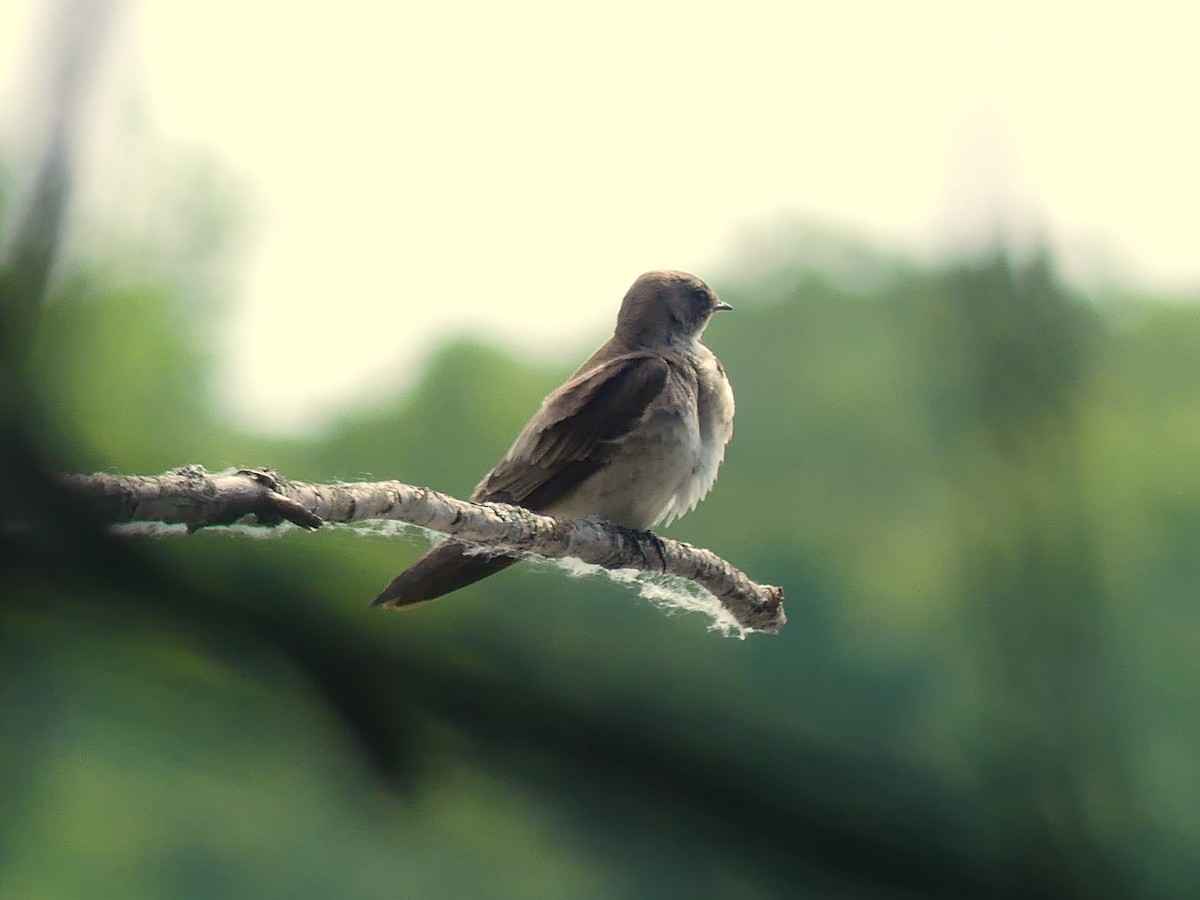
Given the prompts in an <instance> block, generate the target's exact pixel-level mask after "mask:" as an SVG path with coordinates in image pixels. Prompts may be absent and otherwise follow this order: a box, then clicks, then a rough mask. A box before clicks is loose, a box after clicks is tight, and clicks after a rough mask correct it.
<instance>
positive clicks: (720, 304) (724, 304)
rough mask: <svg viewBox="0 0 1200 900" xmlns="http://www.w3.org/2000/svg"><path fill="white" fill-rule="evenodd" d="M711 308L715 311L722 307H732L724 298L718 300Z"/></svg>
mask: <svg viewBox="0 0 1200 900" xmlns="http://www.w3.org/2000/svg"><path fill="white" fill-rule="evenodd" d="M713 309H714V310H716V311H717V312H720V311H721V310H723V309H733V307H732V306H730V305H729V304H728V303H726V302H725V301H724V300H718V301H717V305H716V306H714V307H713Z"/></svg>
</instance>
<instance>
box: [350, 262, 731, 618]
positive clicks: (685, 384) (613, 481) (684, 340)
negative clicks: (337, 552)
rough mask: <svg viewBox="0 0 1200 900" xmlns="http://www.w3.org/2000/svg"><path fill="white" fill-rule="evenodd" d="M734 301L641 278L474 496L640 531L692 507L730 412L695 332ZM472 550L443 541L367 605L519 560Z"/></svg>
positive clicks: (681, 281) (441, 587)
mask: <svg viewBox="0 0 1200 900" xmlns="http://www.w3.org/2000/svg"><path fill="white" fill-rule="evenodd" d="M732 308H733V307H731V306H730V305H729V304H728V303H725V302H724V301H723V300H721V299H719V298H718V297H717V295H716V294H715V293H714V292H713V291H712V289H711V288H709V286H708V285H707V284H705V283H704V282H703V281H702V280H701V279H699V278H698V277H696V276H695V275H691V274H689V273H687V272H678V271H672V270H659V271H653V272H647V273H645V274H644V275H641V276H640V277H638V279H637V280H636V281H634V283H633V285H632V286H631V287H630V288H629V291H628V292H627V293H626V294H625V297H624V299H623V300H622V301H621V307H620V310H619V312H618V313H617V323H616V327H615V329H614V330H613V334H612V337H610V338H609V339H608V340H607V341H606V342H605V343H604V344H603V345H601V347H600V348H599V349H598V350H596V352H595V353H593V354H592V355H591V356H590V357H588V359H587V360H586V361H585V362H584V363H583V365H581V366H580V367H579V368H578V369H577V370H576V371H575V373H574V374H573V375H572V376H571V377H570V378H569V379H567V381H566V382H565V383H564V384H563V385H562V386H561V387H559V388H558V389H557V390H555V391H553V392H552V393H550V394H549V395H548V396H547V397H546V398H545V399H544V400H543V401H542V405H541V407H540V408H539V409H538V411H537V412H536V413H535V414H534V415H533V417H532V418H531V419H530V420H529V422H528V423H527V424H526V425H525V427H524V428H523V429H522V430H521V432H520V434H519V435H518V436H517V438H516V440H515V441H514V442H513V445H512V447H511V448H510V449H509V451H508V453H506V454H505V456H504V458H503V459H501V460H500V462H499V463H497V464H496V466H495V468H493V469H492V470H491V471H490V472H488V474H487V475H485V476H484V478H483V480H482V481H480V482H479V484H478V485H477V486H476V487H475V490H474V491H473V492H472V494H471V499H472V500H473V501H475V502H488V501H492V502H498V503H509V504H514V505H517V506H522V507H525V508H526V509H529V510H531V511H534V512H538V513H543V514H546V515H551V516H555V517H558V518H564V519H587V518H592V519H602V520H606V521H608V522H611V523H613V524H615V525H620V526H624V527H626V528H630V529H635V530H638V531H648V530H649V529H650V528H652V527H654V526H656V525H659V524H670V523H671V522H672V521H673V520H674V519H677V518H678V517H679V516H681V515H683V514H684V513H686V512H689V511H691V510H692V509H694V508H695V507H696V504H698V503H699V502H700V501H701V500H702V499H703V498H704V496H705V495H706V494H708V492H709V490H710V489H711V488H712V486H713V483H714V482H715V481H716V477H717V470H718V468H719V467H720V465H721V462H722V461H723V460H724V458H725V446H726V444H728V443H729V439H730V438H731V437H732V436H733V414H734V402H733V390H732V388H731V387H730V385H729V379H728V378H727V377H726V376H725V369H724V367H723V366H722V365H721V362H720V361H719V360H718V359H717V357H716V355H715V354H714V353H713V352H712V351H711V350H709V349H708V347H706V346H704V344H702V343H700V338H701V335H702V334H703V333H704V329H705V327H706V326H707V325H708V323H709V320H710V319H711V318H712V316H713V314H714V313H717V312H720V311H722V310H729V309H732ZM469 550H470V547H469V545H467V544H465V543H464V542H462V541H458V540H455V539H454V538H448V539H446V540H444V541H442V542H441V543H440V544H437V545H436V546H434V547H433V548H432V549H431V550H430V551H429V552H428V553H426V554H425V555H424V556H422V557H421V558H420V559H418V560H417V561H416V562H415V563H413V564H412V565H411V566H410V567H409V568H407V569H406V570H404V571H403V572H401V573H400V574H399V575H397V576H396V577H395V578H394V579H392V581H391V582H390V583H389V584H388V585H387V587H385V588H384V589H383V591H382V592H381V593H380V594H379V596H378V597H377V598H376V599H375V600H374V602H373V603H372V605H373V606H385V607H389V608H400V607H407V606H412V605H415V604H419V603H423V602H424V601H427V600H433V599H434V598H436V597H440V596H442V595H444V594H448V593H450V592H451V591H455V590H458V589H459V588H461V587H465V586H466V585H469V584H472V583H473V582H476V581H478V580H480V579H481V578H486V577H487V576H489V575H492V574H495V573H496V572H499V571H501V570H502V569H505V568H507V567H508V566H511V565H512V564H513V563H515V562H517V561H518V559H519V557H517V556H514V555H511V554H504V553H494V554H486V553H483V554H481V553H478V552H475V553H471V552H469Z"/></svg>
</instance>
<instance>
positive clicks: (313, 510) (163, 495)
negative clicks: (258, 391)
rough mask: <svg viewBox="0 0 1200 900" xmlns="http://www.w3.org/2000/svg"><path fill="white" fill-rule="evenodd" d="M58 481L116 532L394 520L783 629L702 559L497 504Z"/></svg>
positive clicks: (770, 602)
mask: <svg viewBox="0 0 1200 900" xmlns="http://www.w3.org/2000/svg"><path fill="white" fill-rule="evenodd" d="M65 481H66V484H67V485H68V486H69V487H70V488H71V490H72V491H73V492H75V493H77V494H78V495H80V496H82V497H84V498H86V499H87V500H88V501H89V502H90V503H91V505H93V506H94V508H95V509H96V511H97V512H98V513H99V515H100V516H101V517H102V518H103V520H104V521H106V522H109V523H114V524H116V523H126V522H165V523H173V524H183V525H186V526H187V528H188V530H189V531H195V530H197V529H199V528H204V527H207V526H212V525H230V524H232V523H234V522H238V521H243V520H247V518H248V517H253V518H252V520H251V521H252V522H253V523H254V524H258V525H263V526H273V525H278V524H280V523H281V522H284V521H288V522H293V523H295V524H297V525H300V526H303V527H305V528H317V527H319V526H320V525H321V524H322V523H323V522H342V523H349V522H365V521H369V520H377V519H394V520H399V521H402V522H409V523H411V524H414V525H420V526H422V527H424V528H430V529H432V530H434V531H440V532H442V533H443V534H452V535H454V536H455V537H457V538H459V539H461V540H464V541H469V542H471V543H474V544H479V545H482V546H486V547H488V548H494V549H496V550H499V551H516V552H518V553H531V554H537V555H539V556H546V557H550V558H551V559H560V558H563V557H571V558H574V559H579V560H582V561H583V562H585V563H591V564H593V565H597V566H601V567H603V568H605V569H640V570H642V571H647V572H665V573H667V574H670V575H675V576H678V577H680V578H686V579H687V580H689V581H692V582H695V583H696V584H698V585H700V586H701V587H703V588H704V589H705V590H707V591H708V592H709V593H711V594H712V595H713V596H715V597H716V598H717V600H718V601H719V602H720V603H721V605H722V606H724V607H725V608H726V609H728V610H729V612H730V613H731V614H732V615H733V617H734V618H735V619H736V620H737V621H738V623H739V624H740V625H741V626H742V627H743V628H752V629H754V630H756V631H768V632H778V631H779V630H780V628H782V627H783V624H784V622H786V621H787V617H786V616H785V615H784V612H783V590H782V588H778V587H774V586H771V585H760V584H756V583H755V582H753V581H751V580H750V579H749V578H748V577H746V575H745V574H744V573H742V572H740V571H739V570H738V569H735V568H734V567H733V566H731V565H730V564H729V563H727V562H725V560H723V559H721V558H720V557H718V556H717V555H716V554H714V553H712V552H711V551H709V550H702V549H698V548H696V547H692V546H691V545H689V544H684V543H680V542H678V541H673V540H669V539H667V538H659V537H657V536H655V535H653V534H651V533H650V532H646V531H634V530H632V529H628V528H622V527H620V526H616V525H613V524H611V523H608V522H601V521H596V520H591V519H584V520H579V521H567V520H560V519H554V518H551V517H550V516H541V515H537V514H536V513H532V512H530V511H529V510H527V509H522V508H521V507H518V506H508V505H506V504H503V503H468V502H466V501H463V500H457V499H455V498H454V497H448V496H446V495H445V494H439V493H438V492H437V491H432V490H430V489H429V488H422V487H413V486H412V485H408V484H403V483H401V482H399V481H379V482H338V483H334V484H307V483H305V482H302V481H288V480H286V479H284V478H282V477H281V476H279V475H278V474H276V473H274V472H272V471H270V470H268V469H242V470H239V471H236V472H227V473H222V474H213V473H209V472H206V471H205V470H204V469H203V468H202V467H200V466H188V467H186V468H183V469H176V470H175V471H173V472H168V473H166V474H165V475H155V476H140V475H108V474H95V475H71V476H67V477H66V479H65Z"/></svg>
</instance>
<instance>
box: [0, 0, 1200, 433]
mask: <svg viewBox="0 0 1200 900" xmlns="http://www.w3.org/2000/svg"><path fill="white" fill-rule="evenodd" d="M46 5H47V4H45V3H37V2H34V0H5V2H4V3H3V4H0V79H2V80H0V91H2V93H0V113H3V118H0V129H2V130H0V143H2V144H3V145H5V146H8V147H16V148H17V150H18V151H19V150H20V149H21V140H20V138H21V136H23V135H24V134H25V133H26V132H28V131H29V129H28V128H23V127H22V123H23V122H27V121H29V120H28V118H27V117H28V116H29V115H30V113H31V112H33V111H35V110H31V108H30V107H34V106H36V102H37V86H38V82H37V80H38V78H39V75H40V73H39V69H38V65H37V63H38V56H39V54H41V53H44V47H45V30H46V29H45V28H44V24H45V22H44V20H45V19H46V18H47V17H46V16H45V14H44V13H45V10H44V9H43V7H44V6H46ZM1197 34H1200V5H1198V4H1196V3H1195V2H1194V0H1189V2H1173V3H1162V2H1138V3H1095V2H1094V0H1093V2H1058V3H1055V2H1051V0H1040V2H1004V3H999V2H997V3H982V2H969V0H963V2H949V0H947V2H923V0H910V2H904V3H895V2H842V3H821V4H814V3H801V2H756V0H737V2H729V3H725V4H714V3H704V2H699V0H691V2H687V3H663V2H654V0H629V2H627V0H611V2H609V3H606V4H602V5H601V4H588V5H586V6H585V5H582V4H570V3H563V2H561V0H558V2H528V0H508V2H505V3H495V2H465V3H459V4H451V3H445V4H435V3H420V4H416V3H385V2H367V0H341V2H339V3H337V4H298V3H282V2H258V3H256V2H253V0H236V2H235V0H209V2H207V3H204V4H185V3H174V2H162V0H160V2H153V0H142V2H138V0H125V2H123V3H119V4H118V14H117V16H116V19H115V21H114V23H113V28H112V29H111V34H110V40H109V41H108V42H107V52H106V64H105V66H104V68H103V77H101V78H100V79H98V81H97V84H96V85H94V91H93V94H92V96H91V97H90V100H91V103H90V106H89V117H88V126H89V130H88V132H87V135H88V140H87V143H86V154H85V157H84V164H85V177H84V178H83V180H82V183H81V189H80V195H81V198H80V203H81V206H82V207H83V208H84V211H85V213H86V214H88V215H91V216H93V217H95V220H96V221H99V222H111V223H113V224H115V225H117V226H122V225H130V224H131V223H132V226H134V227H136V225H137V222H136V221H135V220H136V219H137V218H138V216H142V217H144V221H146V222H152V223H155V224H154V225H153V226H152V227H161V226H162V221H161V220H162V216H161V215H159V216H158V218H155V211H161V210H163V209H172V208H173V207H172V206H171V203H172V199H171V191H172V184H171V178H172V177H174V174H175V173H177V172H178V164H177V160H178V159H183V158H191V159H193V160H195V159H203V160H210V161H211V162H212V164H213V167H214V168H216V169H217V171H218V172H220V173H221V174H220V175H219V177H218V178H217V179H216V183H217V184H223V185H224V187H223V188H222V190H221V191H220V192H219V194H218V195H217V196H216V197H215V198H214V199H213V203H214V205H215V206H218V207H219V205H220V203H222V202H225V201H227V200H228V201H233V202H234V203H235V204H236V206H237V207H240V209H239V210H238V216H237V218H238V220H239V221H240V222H241V223H243V224H242V226H241V239H242V240H243V242H244V246H243V247H242V248H241V250H240V252H239V253H238V254H237V255H236V257H235V262H236V265H235V267H234V268H233V270H232V275H231V277H230V278H229V281H228V283H229V291H230V293H231V297H230V300H229V303H228V308H227V310H226V311H225V312H226V321H227V324H228V328H227V329H226V330H225V331H224V332H223V334H222V335H220V338H219V340H220V341H221V346H222V348H223V351H224V355H223V357H222V369H223V384H224V386H225V388H226V390H227V392H228V395H229V397H230V398H231V399H230V403H231V407H232V408H233V409H234V411H235V412H236V413H237V414H238V415H239V416H241V417H243V418H244V419H245V420H247V421H249V422H254V423H256V424H257V425H259V426H260V427H261V426H267V427H274V428H284V429H287V428H299V427H304V426H307V425H311V424H313V423H315V422H319V421H321V420H322V419H323V418H324V417H325V416H326V414H327V413H328V412H329V411H331V410H333V409H336V408H337V407H338V406H339V405H346V404H354V403H358V402H362V401H363V400H370V399H376V398H378V397H380V396H386V395H388V394H389V393H394V392H396V391H397V390H399V389H400V388H401V387H402V385H403V384H405V383H406V380H407V379H409V378H411V376H412V375H413V374H414V373H415V372H417V371H419V369H420V366H421V365H422V364H423V363H424V361H425V360H426V359H427V358H428V353H429V352H430V350H431V348H432V347H433V346H435V345H436V342H437V341H439V340H441V339H444V338H445V337H446V336H448V335H451V334H456V333H459V334H460V333H469V334H476V335H479V334H483V333H487V332H490V333H492V334H494V335H495V336H496V337H497V338H498V339H500V340H502V341H504V342H505V343H507V344H509V345H511V346H518V347H525V348H530V349H532V350H536V351H537V352H539V353H544V354H547V355H551V354H554V355H557V356H558V357H559V358H561V359H562V360H563V361H564V362H565V361H570V360H573V359H574V357H576V356H579V357H582V355H584V354H585V353H586V352H587V351H588V350H590V349H591V347H592V345H593V344H595V343H597V342H599V341H600V340H602V339H603V337H604V336H605V335H606V333H607V329H608V328H609V327H610V322H611V320H612V318H613V316H614V314H615V311H616V306H617V303H618V302H619V300H620V297H621V295H622V294H623V293H624V291H625V289H626V287H627V286H628V284H629V283H630V282H631V281H632V280H633V278H634V277H636V276H637V275H638V274H639V273H641V272H642V271H644V270H646V269H649V268H662V267H672V268H686V269H690V270H692V271H695V272H697V274H700V275H701V276H704V277H709V278H710V279H711V278H712V277H713V275H714V273H716V274H719V272H720V271H722V270H723V269H725V268H727V267H728V265H729V264H730V263H731V262H732V261H735V260H736V259H737V257H738V256H739V254H744V253H746V252H747V251H750V252H752V251H753V250H754V248H755V244H756V242H758V241H760V240H769V233H770V226H771V225H772V224H774V223H778V222H781V221H786V220H787V219H789V218H802V219H806V220H812V221H816V222H828V223H829V224H831V225H832V226H833V227H836V228H840V229H849V230H852V231H855V232H861V233H862V234H864V235H866V236H868V237H870V238H872V239H875V240H878V241H880V242H881V243H883V244H884V245H886V246H889V247H897V248H902V249H906V250H914V251H916V252H920V253H923V254H930V253H937V252H939V251H944V250H946V249H955V248H962V247H963V246H975V245H977V244H978V243H979V242H980V241H981V240H982V235H984V234H985V233H987V232H988V231H989V230H990V229H991V228H992V227H993V225H994V223H995V222H997V221H999V222H1001V223H1003V225H1004V227H1005V228H1007V229H1009V230H1010V231H1011V232H1012V233H1013V234H1014V235H1016V236H1017V237H1018V238H1019V237H1020V236H1022V235H1028V234H1030V233H1037V234H1045V235H1048V236H1049V237H1050V239H1051V241H1052V242H1053V243H1054V245H1055V246H1057V247H1058V248H1059V249H1060V250H1061V251H1062V252H1063V254H1064V255H1065V257H1066V260H1067V262H1068V264H1069V265H1070V267H1071V268H1072V271H1073V272H1074V273H1075V274H1076V276H1077V277H1082V278H1089V277H1093V278H1095V277H1112V276H1113V275H1114V273H1116V274H1117V275H1118V276H1120V277H1124V278H1127V279H1128V280H1132V281H1135V282H1139V283H1146V284H1149V285H1153V286H1156V287H1162V288H1167V289H1190V288H1192V287H1194V286H1196V285H1198V284H1200V252H1198V249H1200V248H1198V246H1197V244H1198V238H1200V227H1198V226H1197V224H1196V217H1197V210H1200V162H1198V161H1200V114H1198V113H1197V105H1198V101H1197V96H1198V95H1200V51H1198V50H1197V43H1196V35H1197ZM201 183H202V182H201ZM297 349H298V350H299V351H301V353H309V354H311V355H312V357H313V359H315V360H316V361H318V365H315V366H312V367H310V368H307V369H301V368H298V367H297V366H295V365H294V364H291V363H287V362H284V360H294V359H295V358H296V354H295V350H297Z"/></svg>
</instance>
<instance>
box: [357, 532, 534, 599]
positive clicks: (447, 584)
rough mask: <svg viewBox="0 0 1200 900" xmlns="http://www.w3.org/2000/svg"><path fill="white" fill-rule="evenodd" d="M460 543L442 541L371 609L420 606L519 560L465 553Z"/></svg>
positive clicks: (508, 557) (399, 576)
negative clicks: (419, 604) (417, 604)
mask: <svg viewBox="0 0 1200 900" xmlns="http://www.w3.org/2000/svg"><path fill="white" fill-rule="evenodd" d="M466 551H467V545H466V544H464V543H463V542H462V541H456V540H453V539H451V540H447V541H442V543H440V544H438V545H437V546H436V547H434V548H433V549H432V550H430V551H429V552H428V553H426V554H425V555H424V556H422V557H421V558H420V559H418V560H417V561H416V562H415V563H413V564H412V565H411V566H409V567H408V568H407V569H405V570H404V571H403V572H401V573H400V574H399V575H397V576H396V577H395V578H393V579H392V581H391V583H390V584H389V585H388V586H387V587H385V588H384V589H383V591H382V592H380V594H379V596H378V597H376V598H375V600H374V601H372V603H371V605H372V606H386V607H389V608H391V609H398V608H400V607H402V606H412V605H413V604H415V603H424V602H425V601H426V600H433V599H435V598H437V597H440V596H442V595H443V594H448V593H450V592H451V591H456V590H458V589H459V588H460V587H466V586H467V585H468V584H474V583H475V582H476V581H479V579H481V578H487V577H488V576H489V575H494V574H495V573H497V572H499V571H501V570H502V569H507V568H508V567H509V566H511V565H512V564H513V563H515V562H517V561H518V560H519V559H520V557H517V556H510V555H507V554H494V555H487V554H468V553H467V552H466Z"/></svg>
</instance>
